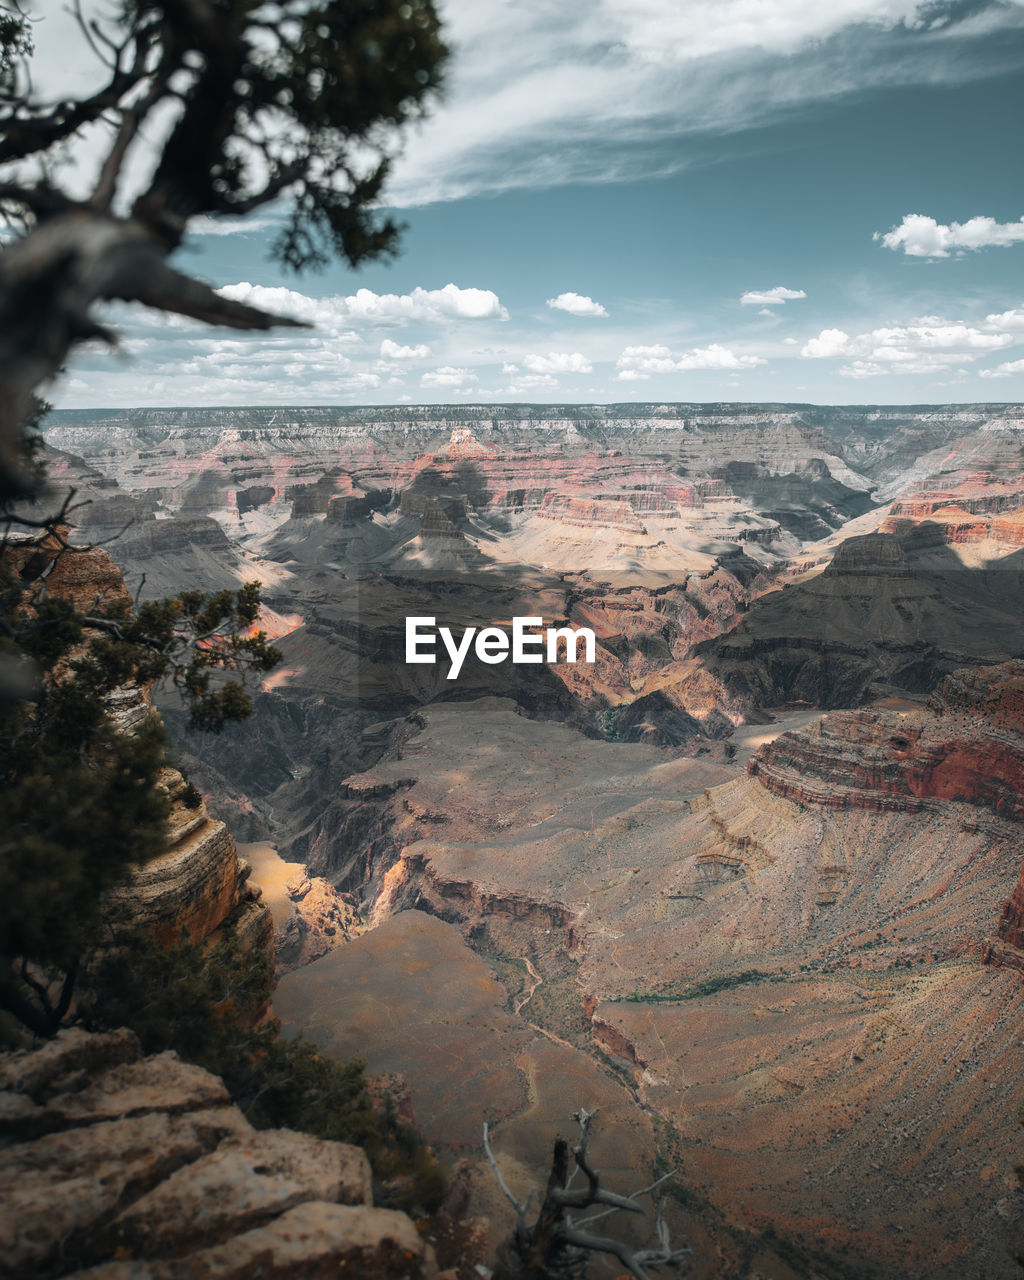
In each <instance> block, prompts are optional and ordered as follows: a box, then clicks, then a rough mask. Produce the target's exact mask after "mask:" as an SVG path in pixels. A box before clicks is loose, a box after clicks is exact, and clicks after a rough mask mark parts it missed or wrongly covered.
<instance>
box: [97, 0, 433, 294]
mask: <svg viewBox="0 0 1024 1280" xmlns="http://www.w3.org/2000/svg"><path fill="white" fill-rule="evenodd" d="M274 8H275V12H273V13H271V12H270V11H268V10H267V8H266V7H265V6H262V5H255V4H251V3H246V4H235V5H230V6H229V5H218V6H209V8H208V9H207V8H206V7H205V6H204V7H203V9H202V10H200V9H199V7H196V8H195V9H194V10H193V8H192V7H190V6H182V5H179V4H171V3H170V2H169V0H129V3H127V4H125V6H124V11H123V18H122V22H121V25H122V27H123V29H124V31H125V32H126V33H133V34H134V35H135V36H136V38H137V39H141V40H143V41H144V42H145V43H146V44H148V46H149V47H150V49H151V50H152V52H151V59H152V63H153V65H154V67H155V68H156V69H157V70H156V72H155V74H154V75H153V76H151V77H150V83H153V81H154V79H157V78H159V79H160V80H169V79H170V78H171V77H172V76H176V77H177V78H178V80H179V81H180V82H181V86H182V87H181V89H180V98H181V103H182V109H181V112H180V115H179V119H178V122H177V124H176V125H175V128H174V129H173V130H172V132H171V134H170V137H169V138H168V140H167V142H166V144H165V145H164V148H163V151H162V154H161V158H160V161H159V163H158V165H157V167H156V172H155V175H154V178H153V182H152V185H151V186H150V188H149V190H148V191H147V192H146V193H145V195H144V196H143V197H142V198H141V199H140V200H139V202H138V204H137V206H136V213H137V214H141V215H142V217H143V218H144V219H147V220H150V219H152V220H159V221H161V222H163V223H165V224H169V223H170V222H171V221H172V220H173V221H174V223H175V224H178V225H180V223H181V222H183V221H184V220H187V219H188V218H190V217H193V216H194V215H196V214H217V213H227V214H231V213H245V212H248V211H249V210H250V209H252V208H254V207H258V206H259V205H261V204H263V203H265V202H266V201H268V200H271V199H274V198H275V197H277V196H278V195H281V194H284V195H285V196H286V197H287V198H288V199H290V201H291V217H290V220H289V222H288V224H287V226H286V228H285V230H284V231H283V232H282V234H281V235H280V236H279V238H278V239H277V241H276V243H275V245H274V249H273V252H274V255H275V256H276V257H277V258H278V259H279V260H280V261H281V262H283V263H284V264H285V265H286V266H288V267H290V268H292V269H293V270H296V271H300V270H303V269H306V268H310V267H313V268H319V267H322V266H324V265H325V264H326V262H327V261H328V258H329V256H330V255H332V254H334V255H337V256H339V257H341V258H343V259H345V260H346V261H348V262H349V263H350V264H352V265H356V264H358V263H360V262H363V261H365V260H366V259H369V258H377V257H381V256H387V255H391V254H393V253H394V252H395V247H396V240H397V235H398V230H399V229H398V227H397V226H396V224H395V223H394V222H393V221H392V220H391V219H390V218H383V219H382V218H381V215H380V213H379V204H380V195H381V190H382V187H383V183H384V180H385V178H386V176H387V173H388V169H389V165H390V159H391V153H392V151H393V150H394V147H395V143H396V140H397V135H398V130H399V129H400V128H401V126H402V125H404V124H405V123H406V122H407V121H408V120H410V119H413V118H416V117H418V116H420V115H421V114H422V113H423V110H424V107H425V105H426V103H427V102H428V101H429V99H430V98H431V96H433V95H434V94H435V93H436V92H437V90H438V89H439V87H440V84H441V78H442V71H443V66H444V61H445V58H446V56H447V49H446V47H445V45H444V43H443V41H442V40H441V36H440V23H439V21H438V17H437V14H436V12H435V11H434V7H433V4H431V3H430V0H322V2H321V3H320V4H314V5H310V4H309V3H308V0H281V3H280V4H278V5H276V6H275V7H274ZM200 13H202V17H200ZM197 54H198V55H200V57H201V58H202V60H203V61H200V60H199V58H197V57H196V55H197Z"/></svg>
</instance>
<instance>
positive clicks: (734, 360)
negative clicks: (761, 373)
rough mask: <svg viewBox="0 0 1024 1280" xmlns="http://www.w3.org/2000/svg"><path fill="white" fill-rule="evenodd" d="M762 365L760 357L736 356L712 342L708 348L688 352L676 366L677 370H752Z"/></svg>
mask: <svg viewBox="0 0 1024 1280" xmlns="http://www.w3.org/2000/svg"><path fill="white" fill-rule="evenodd" d="M758 364H764V361H763V360H762V359H761V357H760V356H738V355H737V354H736V352H735V351H732V350H731V349H730V348H729V347H722V346H719V344H718V343H717V342H713V343H712V344H711V346H710V347H698V348H696V349H695V350H693V351H688V352H687V353H686V355H684V356H683V357H682V359H681V360H680V361H679V362H678V364H677V365H676V368H678V369H752V368H753V367H754V366H755V365H758Z"/></svg>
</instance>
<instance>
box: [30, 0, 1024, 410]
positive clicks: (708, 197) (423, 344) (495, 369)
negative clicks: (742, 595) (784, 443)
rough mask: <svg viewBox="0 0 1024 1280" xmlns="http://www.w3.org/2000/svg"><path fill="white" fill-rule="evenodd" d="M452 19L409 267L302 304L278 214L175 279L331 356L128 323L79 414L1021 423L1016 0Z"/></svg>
mask: <svg viewBox="0 0 1024 1280" xmlns="http://www.w3.org/2000/svg"><path fill="white" fill-rule="evenodd" d="M439 8H440V12H441V14H442V18H443V20H444V22H445V29H446V37H447V39H448V42H449V44H450V46H451V47H452V50H453V53H452V59H451V64H450V69H449V74H448V86H447V91H446V95H445V98H444V100H443V101H442V102H441V103H440V104H439V105H438V106H437V107H436V108H435V109H434V110H433V111H432V114H431V117H430V118H429V120H427V121H426V122H425V123H423V124H421V125H416V126H414V127H413V128H412V129H410V130H409V131H408V133H407V134H406V135H405V139H404V151H403V154H402V156H401V157H400V159H399V160H398V162H397V163H396V165H395V170H394V174H393V178H392V181H391V184H390V187H389V188H388V192H387V202H388V205H389V207H390V208H392V209H393V210H395V211H396V213H397V216H398V218H399V219H400V221H402V222H403V223H404V224H405V226H406V230H405V233H404V236H403V240H402V251H401V253H400V256H399V257H398V258H397V259H396V260H395V261H394V262H392V263H389V264H372V265H369V266H367V267H364V268H362V269H361V270H359V271H352V270H351V269H349V268H347V267H344V266H343V265H340V264H337V265H333V266H331V267H330V268H328V269H327V270H325V271H323V272H322V273H319V274H313V275H304V276H301V277H295V276H292V275H286V274H284V273H283V272H282V270H281V269H280V268H279V267H278V266H276V265H275V264H274V263H272V262H271V261H269V259H268V257H267V248H268V244H269V241H270V239H271V238H272V236H273V233H274V230H275V226H276V225H278V223H277V220H278V219H279V218H280V216H281V212H280V211H279V210H276V209H273V208H271V209H269V210H263V211H261V212H258V213H257V214H254V215H251V216H250V217H249V218H247V219H244V220H239V219H236V220H230V221H227V222H224V223H221V224H215V223H211V222H209V221H206V222H203V223H201V224H199V225H197V226H196V227H194V229H193V232H192V234H191V235H190V237H189V241H188V243H187V245H186V246H185V247H184V248H183V249H182V250H181V251H180V253H179V255H178V265H180V266H181V267H182V269H184V270H187V271H190V272H192V273H195V274H199V275H201V276H202V277H203V278H205V279H207V280H209V281H210V282H211V283H212V284H214V285H215V286H216V287H218V288H221V289H223V291H224V292H225V293H227V294H228V295H230V296H232V297H236V298H240V299H243V300H248V301H251V302H254V303H256V304H262V305H264V306H267V307H269V308H271V309H273V310H275V311H279V312H283V313H287V314H292V315H296V316H299V317H300V318H304V319H307V320H309V321H311V322H312V323H313V324H314V325H315V328H314V329H312V330H277V331H272V332H271V333H270V334H269V335H264V334H260V335H255V336H248V335H239V334H233V333H231V332H228V331H225V330H217V331H212V330H209V329H204V328H203V327H202V326H199V325H197V324H194V323H192V322H185V321H182V320H179V319H175V318H170V319H169V318H168V317H166V316H163V315H161V314H158V313H155V312H145V311H144V310H143V309H141V308H128V307H121V308H117V309H114V310H113V311H112V312H111V315H112V318H113V320H114V322H115V323H116V325H117V326H118V327H119V329H120V331H121V332H122V334H123V335H124V342H123V349H122V353H121V354H120V355H118V356H112V355H111V354H110V353H109V352H108V351H106V350H105V349H102V348H94V349H93V348H84V349H82V350H81V352H80V353H79V354H78V355H77V356H76V357H75V358H74V359H73V361H72V362H71V364H70V366H69V369H68V372H67V375H66V377H65V379H64V381H63V382H62V383H61V384H60V385H59V386H58V387H56V388H54V391H53V393H52V396H51V398H52V399H54V401H55V402H56V403H57V404H58V405H59V406H61V407H113V406H128V405H167V406H171V405H197V404H198V405H202V404H209V405H224V404H275V403H280V404H388V403H398V404H419V403H480V402H530V403H552V402H572V403H620V402H623V401H643V402H655V403H659V402H670V401H722V400H725V401H772V402H798V403H807V402H810V403H826V404H829V403H832V404H851V403H862V404H863V403H878V404H892V403H907V404H922V403H947V402H973V401H997V402H998V401H1014V400H1021V401H1024V190H1022V183H1024V178H1022V173H1024V167H1022V164H1021V160H1022V154H1021V151H1022V141H1021V139H1022V138H1024V128H1022V124H1024V121H1022V114H1024V80H1022V76H1021V72H1022V66H1024V0H1012V2H1011V0H1005V2H1002V3H989V2H987V0H954V2H947V0H930V2H929V3H924V4H921V3H916V2H915V0H829V3H827V4H824V3H811V2H810V0H590V2H588V3H581V2H579V0H507V2H506V0H447V3H444V2H442V3H441V4H440V6H439ZM36 14H37V15H38V16H40V17H42V18H43V19H44V20H43V21H40V22H38V23H37V46H38V49H39V68H38V75H37V84H38V85H39V86H40V88H41V90H43V91H45V90H46V88H47V87H48V85H54V86H55V85H56V84H57V83H59V84H60V85H61V89H60V92H62V93H65V92H67V86H68V85H69V84H74V83H75V79H74V77H75V76H76V75H79V76H81V77H82V82H83V83H84V82H85V81H86V80H87V79H88V75H89V74H91V73H93V69H92V68H90V67H89V66H88V63H89V61H90V59H89V56H88V54H87V51H86V50H84V49H83V48H82V47H81V45H80V44H79V43H78V39H77V35H76V33H75V31H74V29H73V28H72V27H71V25H70V22H69V20H68V19H67V16H66V14H64V13H63V10H62V7H61V4H60V3H59V0H45V3H40V4H38V5H37V6H36ZM48 77H49V79H48ZM55 91H56V90H55ZM137 163H141V160H138V159H137Z"/></svg>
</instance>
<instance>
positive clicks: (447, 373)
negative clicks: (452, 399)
mask: <svg viewBox="0 0 1024 1280" xmlns="http://www.w3.org/2000/svg"><path fill="white" fill-rule="evenodd" d="M475 382H479V378H477V376H476V374H475V373H471V372H470V370H469V369H453V368H452V366H451V365H450V364H446V365H442V366H441V368H440V369H435V370H434V371H433V372H432V373H425V374H424V375H423V377H422V378H420V386H421V387H451V388H453V389H454V390H458V389H460V388H462V387H468V386H471V385H472V384H473V383H475Z"/></svg>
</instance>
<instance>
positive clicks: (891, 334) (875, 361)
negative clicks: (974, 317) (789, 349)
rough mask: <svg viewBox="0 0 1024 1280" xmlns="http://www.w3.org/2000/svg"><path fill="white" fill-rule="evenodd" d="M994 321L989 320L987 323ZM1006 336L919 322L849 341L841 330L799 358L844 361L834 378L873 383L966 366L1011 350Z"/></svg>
mask: <svg viewBox="0 0 1024 1280" xmlns="http://www.w3.org/2000/svg"><path fill="white" fill-rule="evenodd" d="M995 319H998V317H995V316H990V317H989V320H990V321H991V320H995ZM1013 341H1014V338H1013V335H1012V333H999V332H992V331H991V330H989V329H981V328H976V327H975V326H972V325H968V324H962V323H958V322H951V321H948V320H945V319H943V318H942V317H941V316H921V317H919V318H918V319H917V320H913V321H911V323H910V324H907V325H891V326H886V327H883V328H879V329H871V330H869V331H868V332H867V333H860V334H857V335H856V336H854V337H851V336H850V335H849V334H847V333H844V332H843V330H842V329H822V331H821V333H819V334H818V336H817V337H816V338H811V339H810V340H809V341H808V342H806V343H805V344H804V346H803V348H802V349H801V351H800V354H801V355H802V356H803V357H804V358H805V359H809V360H813V359H834V358H836V357H837V356H845V357H846V359H847V361H848V363H847V364H846V365H844V366H843V367H842V368H841V369H840V370H839V372H840V373H841V374H843V375H844V376H845V377H847V378H875V377H878V376H879V375H881V374H892V373H899V374H904V373H938V372H941V371H943V370H945V369H948V368H950V367H951V366H952V365H959V364H963V363H964V362H967V363H970V362H971V361H973V360H977V359H978V358H979V357H980V356H983V355H985V354H986V353H987V352H990V351H999V350H1002V348H1004V347H1008V346H1010V345H1012V343H1013Z"/></svg>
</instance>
